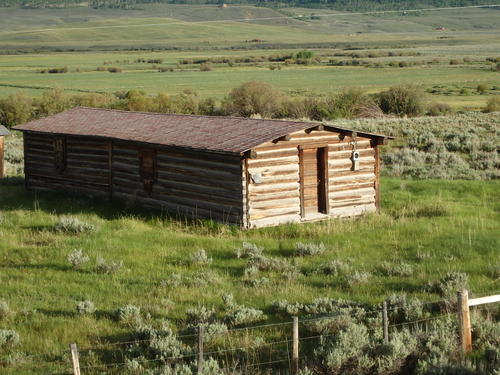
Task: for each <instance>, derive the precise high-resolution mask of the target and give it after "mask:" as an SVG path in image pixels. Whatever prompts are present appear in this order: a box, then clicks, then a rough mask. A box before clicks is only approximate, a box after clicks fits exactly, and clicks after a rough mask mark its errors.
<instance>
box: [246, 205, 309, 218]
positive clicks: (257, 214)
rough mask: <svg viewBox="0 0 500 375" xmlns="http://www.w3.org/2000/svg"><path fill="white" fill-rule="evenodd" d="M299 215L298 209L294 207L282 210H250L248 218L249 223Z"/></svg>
mask: <svg viewBox="0 0 500 375" xmlns="http://www.w3.org/2000/svg"><path fill="white" fill-rule="evenodd" d="M297 214H300V208H298V207H297V208H294V207H284V208H276V209H271V210H259V209H253V208H250V210H249V216H250V221H254V220H258V219H264V218H269V217H272V216H283V215H297Z"/></svg>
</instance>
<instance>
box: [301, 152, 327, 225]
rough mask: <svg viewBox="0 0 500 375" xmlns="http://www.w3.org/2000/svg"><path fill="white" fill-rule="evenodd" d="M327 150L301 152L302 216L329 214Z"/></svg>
mask: <svg viewBox="0 0 500 375" xmlns="http://www.w3.org/2000/svg"><path fill="white" fill-rule="evenodd" d="M327 155H328V152H327V148H326V147H322V148H306V149H302V150H300V171H301V177H300V178H301V181H300V182H301V190H302V191H301V198H302V202H301V208H302V216H303V217H304V216H311V215H314V214H317V213H323V214H326V213H328V194H327V193H328V187H327V184H328V173H327V172H328V168H327V166H328V161H327Z"/></svg>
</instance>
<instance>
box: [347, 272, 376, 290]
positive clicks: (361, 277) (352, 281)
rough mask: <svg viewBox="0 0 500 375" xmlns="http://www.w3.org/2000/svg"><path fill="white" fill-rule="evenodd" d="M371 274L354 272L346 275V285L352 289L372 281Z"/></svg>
mask: <svg viewBox="0 0 500 375" xmlns="http://www.w3.org/2000/svg"><path fill="white" fill-rule="evenodd" d="M370 277H371V274H370V273H369V272H364V271H354V272H351V273H348V274H346V275H345V284H346V285H347V287H349V288H352V287H354V286H356V285H359V284H362V283H366V282H367V281H368V279H370Z"/></svg>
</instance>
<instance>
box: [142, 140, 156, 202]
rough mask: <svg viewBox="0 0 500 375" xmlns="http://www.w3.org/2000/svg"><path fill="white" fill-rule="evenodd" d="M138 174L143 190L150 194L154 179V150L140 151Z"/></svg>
mask: <svg viewBox="0 0 500 375" xmlns="http://www.w3.org/2000/svg"><path fill="white" fill-rule="evenodd" d="M139 161H140V175H141V178H142V182H143V184H144V191H145V192H146V193H148V194H150V193H151V192H152V191H153V184H154V182H155V181H156V152H155V151H150V150H148V151H141V152H140V153H139Z"/></svg>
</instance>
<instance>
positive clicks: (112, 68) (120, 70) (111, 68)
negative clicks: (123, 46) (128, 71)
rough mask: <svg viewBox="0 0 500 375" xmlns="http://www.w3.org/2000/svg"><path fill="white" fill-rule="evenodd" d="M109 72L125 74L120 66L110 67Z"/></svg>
mask: <svg viewBox="0 0 500 375" xmlns="http://www.w3.org/2000/svg"><path fill="white" fill-rule="evenodd" d="M107 71H108V72H110V73H121V72H123V69H122V68H120V67H119V66H110V67H108V69H107Z"/></svg>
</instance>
